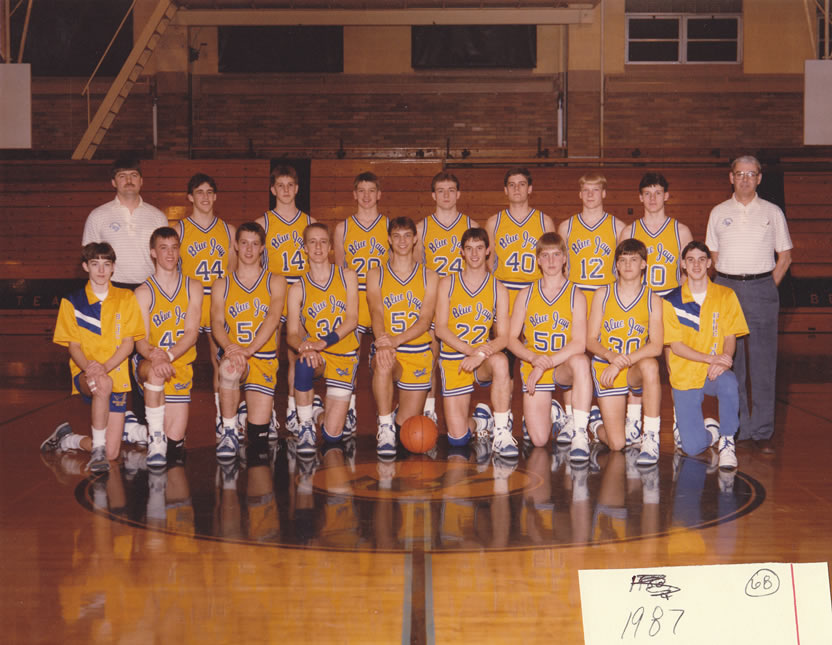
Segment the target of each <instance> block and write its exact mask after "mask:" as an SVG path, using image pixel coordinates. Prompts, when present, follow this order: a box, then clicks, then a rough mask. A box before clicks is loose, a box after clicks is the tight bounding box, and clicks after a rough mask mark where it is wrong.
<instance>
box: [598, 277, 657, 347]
mask: <svg viewBox="0 0 832 645" xmlns="http://www.w3.org/2000/svg"><path fill="white" fill-rule="evenodd" d="M650 294H651V291H650V289H648V288H647V286H646V285H642V287H641V291H639V294H638V296H636V298H635V299H634V300H633V301H632V302H631V303H630V304H629V305H627V306H624V304H622V302H621V299H620V298H619V296H618V284H613V285H611V286H610V288H609V290H608V291H607V295H606V296H605V297H604V301H603V304H602V309H603V311H604V315H603V316H602V318H601V331H600V333H599V334H598V340H599V341H600V343H601V344H602V345H603V346H604V347H608V348H610V349H611V350H612V351H614V352H618V353H619V354H632V353H633V352H634V351H636V350H637V349H638V348H639V347H641V346H642V345H644V344H645V343H646V342H647V336H648V333H647V332H648V330H649V323H650V311H651V310H652V307H651V304H650ZM598 360H601V359H598Z"/></svg>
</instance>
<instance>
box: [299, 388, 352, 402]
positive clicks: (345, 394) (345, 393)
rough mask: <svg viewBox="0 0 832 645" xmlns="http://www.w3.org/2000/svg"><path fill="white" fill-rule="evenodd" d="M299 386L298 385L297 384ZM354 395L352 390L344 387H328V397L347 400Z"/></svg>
mask: <svg viewBox="0 0 832 645" xmlns="http://www.w3.org/2000/svg"><path fill="white" fill-rule="evenodd" d="M295 387H297V385H296V386H295ZM351 396H352V390H347V389H346V388H343V387H333V386H331V385H330V386H329V387H328V388H326V398H328V399H330V398H331V399H334V400H336V401H346V400H348V399H349V398H350V397H351Z"/></svg>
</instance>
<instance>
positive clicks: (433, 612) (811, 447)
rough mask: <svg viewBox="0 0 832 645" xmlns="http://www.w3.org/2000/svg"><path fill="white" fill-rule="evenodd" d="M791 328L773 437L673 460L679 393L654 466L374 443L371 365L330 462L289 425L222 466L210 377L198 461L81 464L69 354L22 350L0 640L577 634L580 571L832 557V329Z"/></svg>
mask: <svg viewBox="0 0 832 645" xmlns="http://www.w3.org/2000/svg"><path fill="white" fill-rule="evenodd" d="M0 341H4V342H10V338H9V337H6V338H4V339H0ZM780 343H781V351H780V367H779V373H778V396H777V425H776V435H775V436H776V444H777V447H778V451H777V454H776V455H774V456H766V455H762V454H759V453H757V452H754V451H753V450H751V449H750V448H746V447H743V448H740V449H739V450H738V458H739V463H740V466H739V470H738V472H737V473H736V475H735V476H733V477H731V476H728V475H726V474H725V473H720V472H719V471H718V469H714V468H713V467H711V465H710V464H709V463H707V459H705V460H693V459H689V458H679V457H676V458H674V454H673V450H672V448H673V446H672V436H671V434H670V427H671V422H670V419H671V418H672V413H671V406H670V392H669V389H665V392H664V394H665V396H664V400H663V406H662V407H663V409H662V412H663V423H662V430H663V432H662V456H661V461H660V464H659V466H658V467H657V468H655V469H647V470H644V469H638V468H635V467H634V465H633V463H632V462H631V461H630V460H629V459H628V457H627V456H626V455H624V454H616V455H610V454H609V453H607V454H602V455H600V457H599V458H598V459H597V462H593V463H592V464H591V465H590V466H589V467H587V468H585V469H575V468H571V467H570V466H569V464H568V462H567V461H566V460H564V459H563V453H559V452H558V451H557V450H554V451H553V450H552V449H551V447H547V448H545V449H535V450H531V451H528V450H527V451H524V453H523V455H522V456H521V458H520V460H519V463H518V465H517V466H516V468H512V467H511V465H507V464H502V463H495V462H494V461H491V460H488V459H482V458H480V457H481V456H478V455H477V454H476V453H475V452H472V453H471V454H468V455H466V454H462V455H450V456H449V455H448V451H447V442H446V441H445V439H444V437H443V436H442V430H441V426H440V439H439V443H438V446H437V452H436V454H435V455H430V456H407V455H401V456H400V458H399V459H397V460H396V461H395V462H394V463H392V464H391V463H383V462H378V460H377V459H376V456H375V449H374V446H375V444H374V441H375V439H374V434H375V428H374V411H373V405H372V399H371V396H370V395H369V393H368V389H369V388H368V387H367V385H368V383H369V381H368V379H367V376H366V373H365V374H363V375H362V377H361V384H362V385H363V386H364V387H362V389H361V392H360V394H359V406H358V409H359V432H358V437H357V440H356V441H355V443H354V445H353V444H351V445H348V446H346V448H344V449H335V450H330V451H328V452H326V454H321V453H320V452H319V454H318V456H317V458H316V459H315V460H312V461H309V460H301V459H297V458H296V457H295V456H294V455H293V451H292V450H291V442H287V440H286V439H285V437H283V438H281V440H280V441H279V442H277V443H276V444H274V445H273V447H272V450H271V451H270V453H268V454H265V455H254V454H248V455H246V460H245V462H244V463H240V464H239V465H238V467H237V468H225V469H224V468H220V467H218V465H217V462H216V458H215V456H214V453H213V450H214V429H213V416H214V410H213V401H212V397H211V395H210V394H209V393H208V392H207V388H206V387H205V386H204V384H203V385H202V386H201V387H198V391H197V392H196V393H195V395H194V402H193V403H192V417H191V422H190V425H189V430H188V437H187V447H188V451H187V452H188V454H187V459H186V460H185V464H184V466H175V467H171V468H169V469H168V471H167V472H165V473H161V474H160V473H149V472H148V471H147V469H146V468H145V467H144V466H143V464H142V457H143V452H142V451H141V450H137V449H135V448H126V449H125V450H124V454H123V463H122V464H121V465H120V468H119V469H118V470H115V471H113V472H111V473H110V475H109V476H108V477H104V478H100V479H94V478H87V477H86V473H84V472H83V466H84V465H85V463H86V460H87V456H86V455H79V454H73V453H58V454H50V455H43V456H42V455H41V453H40V452H39V450H38V446H39V445H40V442H41V441H42V440H43V439H44V438H45V437H46V436H47V435H48V434H49V433H50V432H51V431H52V430H53V428H54V427H55V426H56V425H57V424H58V423H59V422H60V421H63V420H69V421H71V422H72V424H73V426H75V427H76V428H79V429H85V428H87V425H88V411H87V409H86V408H85V407H84V405H83V404H81V403H80V402H79V401H77V400H72V399H70V397H69V395H68V388H67V387H65V386H66V383H65V382H64V377H63V376H62V374H63V372H62V369H61V368H60V367H59V366H57V367H55V369H54V372H55V374H60V375H61V376H60V377H58V376H56V377H54V378H51V379H50V378H44V373H49V370H46V372H44V370H43V369H41V370H38V372H37V373H36V374H35V373H33V374H31V375H29V374H28V373H27V371H26V368H25V365H21V366H20V367H19V369H18V368H16V367H15V366H11V367H10V366H7V368H6V373H7V374H10V373H13V372H14V373H15V374H16V377H15V379H13V385H14V387H9V386H2V387H0V396H2V402H3V404H2V409H1V410H0V491H2V494H1V495H0V504H1V505H0V509H1V510H2V514H0V518H2V528H1V529H0V541H2V542H1V543H0V545H2V565H0V566H2V581H3V585H2V595H0V598H2V602H0V615H1V620H2V624H3V637H2V641H3V642H6V643H27V644H29V643H67V644H69V643H114V642H120V643H132V642H143V643H147V642H153V643H180V644H185V643H238V642H239V643H273V642H280V643H287V644H288V643H433V642H436V643H455V642H463V641H464V642H476V643H518V642H523V643H537V642H541V643H543V642H545V643H551V642H558V643H566V644H571V643H582V642H583V628H582V615H581V603H580V590H579V585H578V571H579V570H580V569H595V568H634V569H635V568H647V567H654V566H667V565H701V564H728V563H751V562H768V561H782V562H814V561H822V562H827V561H829V560H830V559H832V541H830V539H829V537H828V536H829V535H830V533H832V480H831V479H830V477H829V476H828V472H829V461H828V460H829V459H830V457H832V413H830V408H829V398H828V397H829V394H830V392H832V389H830V382H831V381H832V368H830V358H832V335H818V336H806V335H781V337H780ZM56 361H60V363H62V362H63V356H56ZM56 365H57V363H56ZM15 370H17V371H15ZM284 382H285V379H284ZM284 388H285V385H284ZM483 396H484V395H482V394H481V395H480V397H481V398H482V397H483ZM277 401H278V405H277V406H276V407H277V410H278V414H279V415H280V416H281V417H282V412H283V408H284V401H285V398H283V397H282V396H281V395H280V394H279V395H278V397H277ZM519 401H520V397H519V396H515V404H514V414H515V435H516V436H517V437H518V439H519V436H520V416H521V413H520V407H519ZM282 434H283V433H282ZM626 618H627V617H626V616H622V617H621V620H622V623H623V622H625V620H626ZM597 619H598V620H608V619H609V620H618V617H617V616H608V617H606V616H600V617H597ZM715 642H718V640H717V641H715Z"/></svg>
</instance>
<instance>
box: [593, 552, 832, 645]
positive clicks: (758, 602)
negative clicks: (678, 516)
mask: <svg viewBox="0 0 832 645" xmlns="http://www.w3.org/2000/svg"><path fill="white" fill-rule="evenodd" d="M578 578H579V581H580V586H581V610H582V613H583V624H584V643H585V644H586V645H612V644H614V643H651V644H653V645H664V644H667V645H687V644H691V645H717V644H719V643H731V645H746V644H747V645H760V644H761V643H777V644H778V645H791V644H794V645H829V644H830V643H832V602H830V594H829V572H828V568H827V564H826V563H824V562H820V563H806V564H788V563H780V562H769V563H765V564H727V565H709V566H693V567H658V568H654V569H607V570H584V571H579V572H578Z"/></svg>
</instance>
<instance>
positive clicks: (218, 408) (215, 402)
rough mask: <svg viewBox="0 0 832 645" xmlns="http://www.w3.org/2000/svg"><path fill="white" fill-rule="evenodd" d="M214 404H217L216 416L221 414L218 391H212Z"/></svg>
mask: <svg viewBox="0 0 832 645" xmlns="http://www.w3.org/2000/svg"><path fill="white" fill-rule="evenodd" d="M214 405H215V406H217V416H218V417H220V416H222V412H221V411H220V393H219V392H214Z"/></svg>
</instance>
